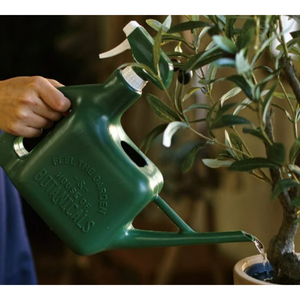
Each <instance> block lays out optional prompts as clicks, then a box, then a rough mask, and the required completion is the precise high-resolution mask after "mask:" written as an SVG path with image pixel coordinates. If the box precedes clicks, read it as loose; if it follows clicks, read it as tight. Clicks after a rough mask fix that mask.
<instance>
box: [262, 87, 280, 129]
mask: <svg viewBox="0 0 300 300" xmlns="http://www.w3.org/2000/svg"><path fill="white" fill-rule="evenodd" d="M276 87H277V82H275V83H274V84H273V86H272V88H271V89H270V91H269V92H268V93H267V95H266V98H265V99H264V103H263V123H264V124H266V122H267V112H268V109H269V106H270V103H271V101H272V97H273V93H274V91H275V89H276Z"/></svg>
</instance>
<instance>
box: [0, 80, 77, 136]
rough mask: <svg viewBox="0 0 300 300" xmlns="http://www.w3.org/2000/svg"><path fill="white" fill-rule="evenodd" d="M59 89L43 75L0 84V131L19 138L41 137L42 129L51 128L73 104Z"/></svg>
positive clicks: (54, 81)
mask: <svg viewBox="0 0 300 300" xmlns="http://www.w3.org/2000/svg"><path fill="white" fill-rule="evenodd" d="M60 86H63V85H62V84H60V83H59V82H57V81H56V80H53V79H46V78H44V77H41V76H32V77H14V78H11V79H7V80H3V81H0V128H1V129H2V130H3V131H5V132H7V133H10V134H13V135H17V136H23V137H37V136H40V135H41V133H42V129H43V128H50V127H51V126H52V124H53V121H58V120H59V119H60V118H61V117H62V113H64V112H66V111H68V110H69V109H70V106H71V103H70V101H69V100H68V99H67V98H66V97H65V96H64V95H63V93H62V92H60V91H59V90H58V89H57V87H60Z"/></svg>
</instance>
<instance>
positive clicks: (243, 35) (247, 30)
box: [236, 18, 255, 49]
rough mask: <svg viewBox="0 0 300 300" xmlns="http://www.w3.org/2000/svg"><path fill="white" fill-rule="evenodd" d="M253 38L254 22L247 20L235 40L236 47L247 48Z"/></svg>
mask: <svg viewBox="0 0 300 300" xmlns="http://www.w3.org/2000/svg"><path fill="white" fill-rule="evenodd" d="M254 38H255V21H254V19H253V18H252V19H248V20H247V21H246V22H245V24H244V25H243V27H242V30H241V32H240V34H239V36H238V38H237V42H236V45H237V47H238V48H239V49H243V48H248V45H251V44H252V43H253V41H254Z"/></svg>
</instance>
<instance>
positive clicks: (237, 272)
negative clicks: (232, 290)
mask: <svg viewBox="0 0 300 300" xmlns="http://www.w3.org/2000/svg"><path fill="white" fill-rule="evenodd" d="M259 263H263V257H262V255H261V254H256V255H253V256H249V257H245V258H244V259H242V260H240V261H238V262H237V263H236V264H235V266H234V268H233V277H234V281H236V278H238V277H240V278H242V279H243V282H245V283H246V282H249V283H248V284H252V285H272V284H274V283H270V282H265V281H262V280H259V279H255V278H253V277H251V276H249V275H248V274H246V273H245V270H246V269H247V268H248V267H250V266H252V265H255V264H259Z"/></svg>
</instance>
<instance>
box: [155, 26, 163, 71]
mask: <svg viewBox="0 0 300 300" xmlns="http://www.w3.org/2000/svg"><path fill="white" fill-rule="evenodd" d="M161 33H162V29H161V28H160V29H159V31H158V33H157V35H156V37H155V39H154V45H153V63H154V67H155V70H156V72H157V73H158V72H159V60H160V47H161V46H160V44H161Z"/></svg>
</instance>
